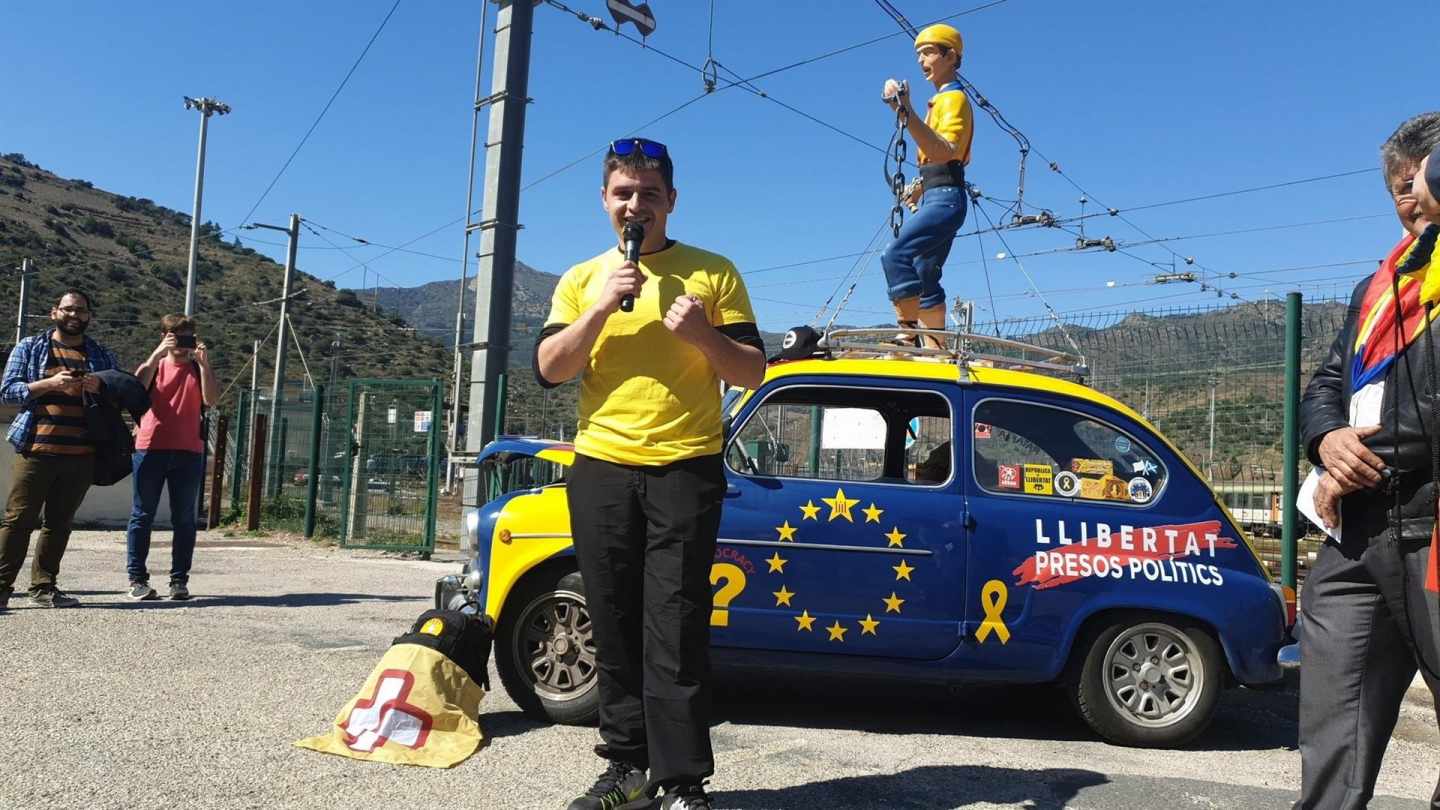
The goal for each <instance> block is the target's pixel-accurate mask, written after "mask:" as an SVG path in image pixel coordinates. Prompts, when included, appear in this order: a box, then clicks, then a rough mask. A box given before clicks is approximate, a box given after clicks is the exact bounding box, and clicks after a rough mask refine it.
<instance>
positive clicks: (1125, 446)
mask: <svg viewBox="0 0 1440 810" xmlns="http://www.w3.org/2000/svg"><path fill="white" fill-rule="evenodd" d="M1115 452H1117V453H1119V454H1121V455H1124V454H1126V453H1128V452H1130V437H1128V436H1116V437H1115Z"/></svg>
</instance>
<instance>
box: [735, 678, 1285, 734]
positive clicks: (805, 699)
mask: <svg viewBox="0 0 1440 810" xmlns="http://www.w3.org/2000/svg"><path fill="white" fill-rule="evenodd" d="M1298 714H1299V712H1298V696H1297V694H1296V693H1295V691H1294V690H1293V689H1277V690H1268V691H1254V690H1248V689H1231V690H1228V691H1226V692H1224V693H1223V694H1222V695H1221V698H1220V706H1219V709H1218V710H1217V712H1216V716H1215V720H1214V722H1213V723H1212V724H1211V725H1210V727H1209V728H1208V729H1207V730H1206V731H1205V732H1204V733H1202V734H1201V735H1200V736H1199V737H1198V738H1196V739H1195V740H1194V741H1193V742H1192V743H1191V744H1190V745H1189V746H1187V747H1189V748H1196V749H1204V750H1214V751H1256V750H1271V749H1275V748H1290V749H1293V748H1294V747H1295V745H1296V735H1297V718H1298ZM714 716H715V720H716V722H722V721H729V722H732V723H741V724H746V725H762V726H786V727H799V728H811V729H843V730H850V731H864V732H868V733H871V734H953V735H966V736H974V737H1005V738H1013V739H1026V740H1055V741H1094V740H1098V739H1099V738H1098V737H1097V736H1096V734H1095V733H1094V732H1093V731H1091V730H1090V728H1089V727H1088V726H1087V725H1085V723H1084V721H1082V720H1081V719H1080V718H1079V716H1078V715H1077V714H1076V712H1075V710H1074V708H1073V707H1072V706H1071V704H1070V701H1069V700H1068V699H1067V698H1066V697H1065V695H1064V693H1063V692H1062V691H1061V690H1060V689H1059V688H1058V687H1054V686H1045V685H1038V686H1037V685H1024V686H995V685H987V686H974V687H969V688H966V689H965V690H964V691H962V692H959V693H951V692H949V691H947V690H946V689H944V688H941V687H938V686H915V685H904V686H897V685H893V684H880V685H876V684H866V685H863V686H850V687H848V688H847V687H844V686H842V685H839V684H829V683H817V684H803V685H802V684H795V683H788V682H775V683H771V684H768V685H765V686H763V687H758V688H757V686H756V684H755V679H754V678H753V677H752V678H751V679H749V680H748V682H743V681H736V680H735V679H734V678H733V677H732V678H729V679H726V680H725V681H722V683H721V685H720V687H719V688H718V689H717V690H716V694H715V711H714Z"/></svg>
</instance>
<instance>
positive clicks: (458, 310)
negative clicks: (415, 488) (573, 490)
mask: <svg viewBox="0 0 1440 810" xmlns="http://www.w3.org/2000/svg"><path fill="white" fill-rule="evenodd" d="M489 12H490V4H489V3H481V4H480V33H479V35H478V37H477V42H476V43H475V98H474V101H473V102H472V103H471V107H470V171H469V174H468V175H467V177H466V181H465V242H464V245H463V246H462V247H461V249H460V289H459V291H458V292H457V293H456V295H455V351H454V354H455V357H454V363H455V367H454V369H453V370H452V372H451V373H452V374H453V375H454V379H453V380H452V382H453V386H452V387H451V389H450V431H449V436H448V437H447V438H448V441H447V442H446V450H447V451H448V454H449V458H448V459H447V460H446V464H445V491H446V492H447V493H448V492H450V491H451V487H452V486H453V485H454V480H455V464H454V459H455V454H456V453H457V452H459V450H460V387H461V385H462V383H463V381H464V379H465V365H464V359H463V358H464V353H463V352H462V351H461V349H460V346H461V344H463V343H464V342H465V287H466V285H467V284H469V283H470V234H471V233H472V232H473V230H474V228H473V226H474V224H475V221H474V219H473V218H472V217H474V215H475V147H476V145H477V144H478V142H479V137H480V111H481V110H482V109H484V107H485V104H484V100H483V99H482V98H480V86H481V85H480V82H481V77H482V75H483V73H484V67H485V23H486V20H487V19H488V15H489ZM436 418H439V414H436Z"/></svg>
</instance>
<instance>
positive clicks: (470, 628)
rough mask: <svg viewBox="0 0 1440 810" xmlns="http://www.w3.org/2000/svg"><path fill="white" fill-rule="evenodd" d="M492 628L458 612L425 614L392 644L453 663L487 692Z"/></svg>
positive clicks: (485, 620) (484, 620) (482, 620)
mask: <svg viewBox="0 0 1440 810" xmlns="http://www.w3.org/2000/svg"><path fill="white" fill-rule="evenodd" d="M494 641H495V626H494V625H493V624H492V623H491V622H490V619H489V617H487V616H474V615H471V614H469V613H463V612H461V611H458V610H427V611H425V612H424V613H421V614H420V618H418V619H416V620H415V623H414V624H412V625H410V632H408V633H404V634H402V635H399V636H396V637H395V641H394V642H393V643H394V644H418V645H420V646H421V647H428V648H430V649H432V650H434V651H436V652H438V653H440V654H441V655H443V656H445V657H446V658H449V659H450V660H451V661H454V662H455V665H456V666H458V667H460V668H461V669H463V670H465V674H466V675H469V676H470V680H472V681H474V682H475V683H477V684H480V685H481V686H482V687H484V688H485V691H487V692H488V691H490V674H489V669H488V666H489V663H490V647H491V645H492V644H494Z"/></svg>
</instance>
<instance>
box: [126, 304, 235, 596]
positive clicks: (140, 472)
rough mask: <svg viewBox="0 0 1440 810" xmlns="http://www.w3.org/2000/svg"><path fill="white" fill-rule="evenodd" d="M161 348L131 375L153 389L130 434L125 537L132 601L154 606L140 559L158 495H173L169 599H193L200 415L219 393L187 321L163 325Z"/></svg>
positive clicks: (170, 319)
mask: <svg viewBox="0 0 1440 810" xmlns="http://www.w3.org/2000/svg"><path fill="white" fill-rule="evenodd" d="M160 334H161V335H162V338H161V340H160V345H158V346H156V347H155V351H153V352H151V353H150V358H149V359H148V360H146V361H145V362H144V363H143V364H141V366H140V368H138V369H136V370H135V376H136V377H139V378H140V383H141V384H142V385H145V386H147V387H149V389H150V410H149V411H148V412H146V414H145V416H144V417H142V418H141V419H140V428H139V430H137V431H136V433H135V455H134V461H133V465H134V477H133V481H134V499H135V503H134V507H133V508H132V509H131V512H130V527H129V529H128V530H127V531H126V533H125V547H126V552H127V556H128V562H127V565H126V569H127V573H128V574H129V575H130V598H131V599H136V600H146V599H158V598H159V594H157V593H156V592H155V589H154V588H152V587H150V572H149V570H148V569H146V567H145V558H146V557H148V556H149V555H150V527H151V526H152V525H153V524H154V522H155V510H156V508H157V507H158V506H159V504H160V490H161V489H169V490H170V523H171V526H172V528H173V530H174V537H173V539H172V543H171V557H170V598H171V599H189V598H190V587H189V583H190V561H191V559H192V558H193V557H194V555H195V506H196V503H197V501H198V500H199V496H200V487H201V484H202V483H203V482H204V478H205V463H204V449H205V439H204V437H203V435H202V427H201V412H202V408H204V407H210V406H212V405H214V404H215V401H216V400H217V399H219V396H220V392H219V388H218V386H217V385H216V382H215V374H214V372H212V371H211V370H210V360H209V357H208V356H207V355H206V352H205V344H204V343H200V342H198V341H197V340H196V339H195V321H193V320H191V319H190V318H188V317H186V316H184V315H166V316H165V317H163V318H161V319H160Z"/></svg>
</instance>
